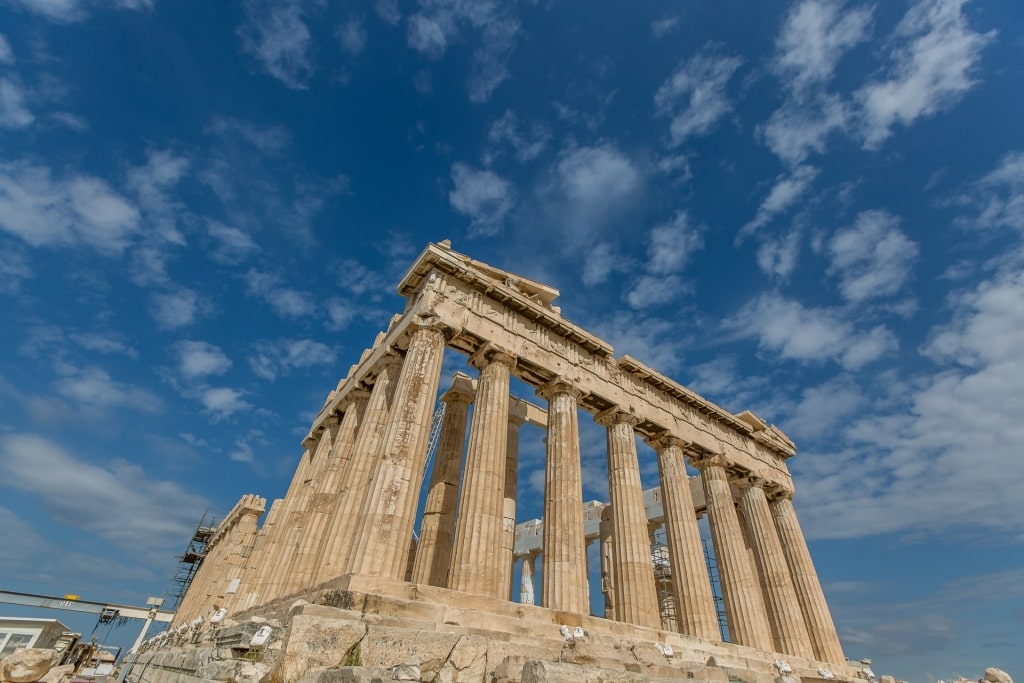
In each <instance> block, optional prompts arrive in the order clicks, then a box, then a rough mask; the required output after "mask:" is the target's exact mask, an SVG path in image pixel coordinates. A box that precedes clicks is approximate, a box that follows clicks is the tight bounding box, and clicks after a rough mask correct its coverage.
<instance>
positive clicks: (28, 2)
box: [12, 0, 85, 22]
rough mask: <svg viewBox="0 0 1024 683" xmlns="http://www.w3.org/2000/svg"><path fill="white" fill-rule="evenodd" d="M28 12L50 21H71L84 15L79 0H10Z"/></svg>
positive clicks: (77, 19)
mask: <svg viewBox="0 0 1024 683" xmlns="http://www.w3.org/2000/svg"><path fill="white" fill-rule="evenodd" d="M12 1H13V2H14V4H15V5H21V6H22V7H23V8H25V9H26V10H28V11H30V12H35V13H36V14H39V15H41V16H43V17H45V18H47V19H49V20H50V21H57V22H71V21H79V20H80V19H82V18H84V17H85V12H84V10H83V9H82V6H81V3H80V2H79V0H12Z"/></svg>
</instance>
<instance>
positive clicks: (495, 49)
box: [396, 0, 520, 102]
mask: <svg viewBox="0 0 1024 683" xmlns="http://www.w3.org/2000/svg"><path fill="white" fill-rule="evenodd" d="M396 11H397V9H396ZM407 27H408V29H407V39H408V42H409V46H410V47H412V48H413V49H414V50H416V51H418V52H421V53H423V54H425V55H426V56H428V57H429V58H431V59H440V58H441V57H442V56H443V55H444V53H445V51H446V50H447V49H448V46H449V45H450V44H452V43H453V42H455V41H457V40H458V39H459V38H460V34H461V33H462V31H463V30H464V29H471V30H473V31H477V32H479V34H480V39H479V45H478V46H477V48H476V49H475V50H474V51H473V58H472V67H471V72H470V76H469V79H468V82H467V86H468V90H469V99H470V100H471V101H473V102H486V101H487V100H488V99H490V97H491V94H492V93H493V92H494V91H495V89H497V87H498V86H499V85H501V83H502V82H503V81H505V80H506V79H508V77H509V75H510V74H509V71H508V59H509V57H510V56H511V54H512V51H513V50H514V49H515V42H516V38H517V37H518V34H519V30H520V25H519V20H518V19H516V18H515V16H513V14H512V5H511V3H506V2H502V1H500V0H476V1H475V2H465V1H464V0H421V2H420V7H419V11H418V12H416V13H415V14H413V15H411V16H410V17H409V19H408V23H407Z"/></svg>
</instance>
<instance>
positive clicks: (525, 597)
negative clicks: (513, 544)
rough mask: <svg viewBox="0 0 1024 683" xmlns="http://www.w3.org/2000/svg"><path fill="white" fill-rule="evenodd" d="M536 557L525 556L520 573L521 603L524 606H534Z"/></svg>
mask: <svg viewBox="0 0 1024 683" xmlns="http://www.w3.org/2000/svg"><path fill="white" fill-rule="evenodd" d="M536 561H537V556H536V555H524V556H523V565H522V569H521V570H520V572H519V602H521V603H522V604H524V605H532V604H534V601H535V598H534V591H533V576H534V574H535V571H536V570H535V569H534V562H536Z"/></svg>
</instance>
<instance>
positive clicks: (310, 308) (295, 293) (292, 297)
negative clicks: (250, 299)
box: [245, 270, 316, 318]
mask: <svg viewBox="0 0 1024 683" xmlns="http://www.w3.org/2000/svg"><path fill="white" fill-rule="evenodd" d="M245 280H246V287H247V289H248V292H249V294H250V296H256V297H259V298H261V299H263V300H264V301H266V302H267V304H269V305H270V308H271V309H272V310H273V311H274V313H276V314H277V315H278V316H280V317H282V318H303V317H306V316H310V315H313V314H314V313H316V304H315V303H314V302H313V297H312V296H310V295H309V294H307V293H306V292H302V291H299V290H297V289H294V288H292V287H286V286H284V285H282V284H281V278H279V277H277V276H276V275H271V274H269V273H261V272H259V271H257V270H250V271H249V272H248V273H247V274H246V276H245Z"/></svg>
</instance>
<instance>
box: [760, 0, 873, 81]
mask: <svg viewBox="0 0 1024 683" xmlns="http://www.w3.org/2000/svg"><path fill="white" fill-rule="evenodd" d="M843 4H844V3H843V2H840V1H838V0H803V1H802V2H799V3H797V4H794V5H793V7H792V8H791V9H790V12H789V15H788V16H787V17H786V23H785V25H784V26H783V28H782V32H781V33H780V34H779V37H778V38H777V39H776V41H775V44H776V51H777V54H776V56H775V59H774V60H773V62H772V70H773V71H774V72H775V73H776V74H778V76H779V77H780V78H781V79H783V81H784V82H785V84H786V87H787V88H788V89H789V90H790V91H792V92H794V93H803V92H806V91H807V90H808V89H810V88H813V87H818V86H821V85H824V84H825V83H828V81H830V80H831V79H832V74H833V73H834V72H835V68H836V65H837V64H838V63H839V59H840V58H841V57H842V56H843V54H844V53H845V52H846V51H848V50H849V49H850V48H852V47H853V46H855V45H857V44H859V43H861V42H862V41H864V40H865V39H866V38H867V37H868V29H869V28H870V24H871V15H872V12H873V9H874V8H873V7H854V8H852V9H850V10H847V11H844V8H843Z"/></svg>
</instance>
